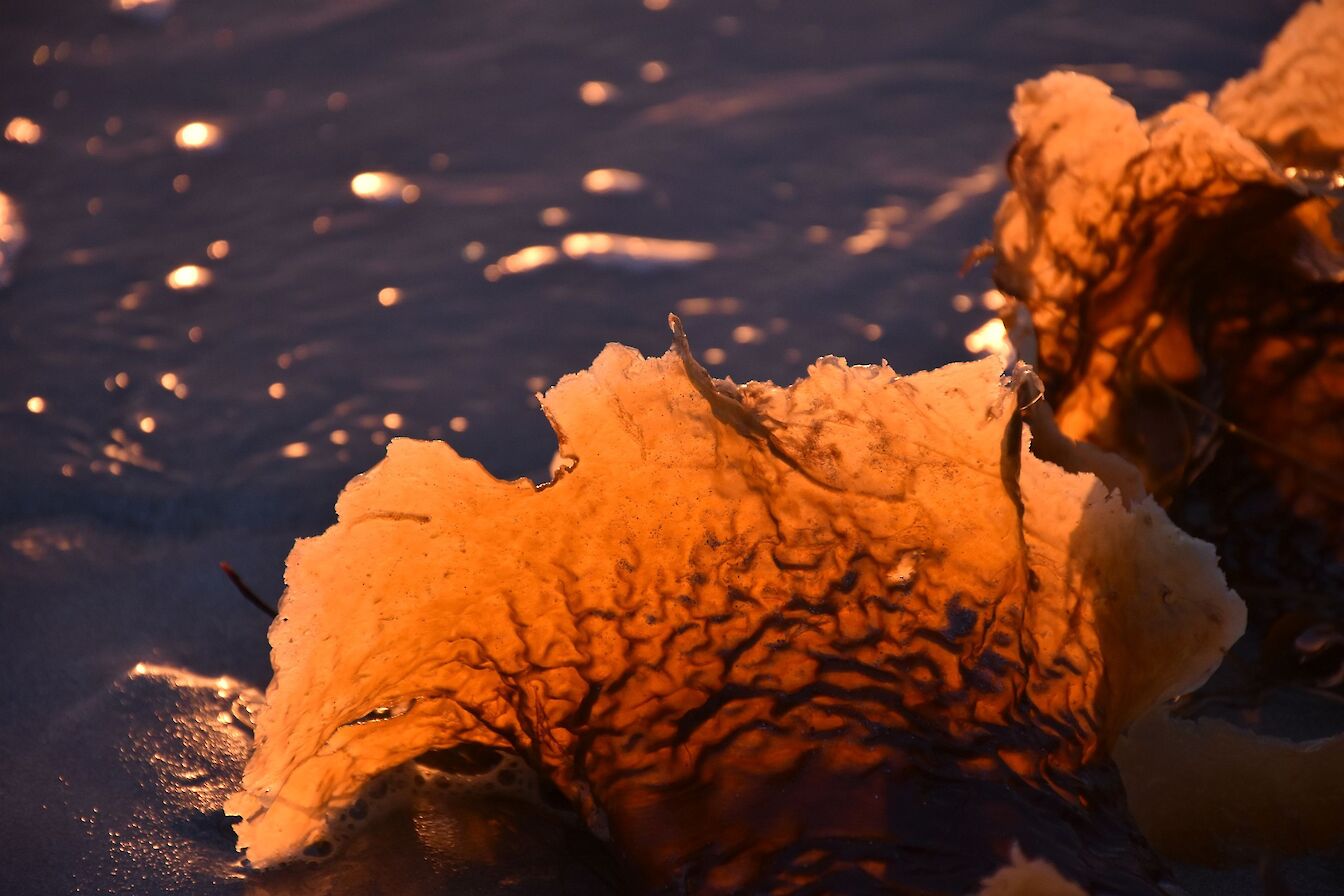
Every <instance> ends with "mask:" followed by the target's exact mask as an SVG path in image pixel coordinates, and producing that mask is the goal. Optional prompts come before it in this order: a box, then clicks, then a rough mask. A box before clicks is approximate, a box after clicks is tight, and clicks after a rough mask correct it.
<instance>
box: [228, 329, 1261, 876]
mask: <svg viewBox="0 0 1344 896" xmlns="http://www.w3.org/2000/svg"><path fill="white" fill-rule="evenodd" d="M1023 390H1026V391H1025V392H1024V391H1023ZM1027 393H1030V394H1027ZM1038 399H1039V394H1038V393H1037V392H1036V385H1035V380H1034V377H1033V376H1032V374H1031V373H1030V371H1029V370H1028V369H1027V368H1025V367H1019V368H1018V369H1017V371H1016V372H1015V373H1014V375H1013V376H1011V377H1004V376H1003V375H1002V374H1001V367H1000V366H999V365H998V364H997V363H996V362H994V361H992V360H985V361H980V362H976V363H970V364H958V365H951V366H949V367H945V368H942V369H940V370H936V371H932V372H929V373H921V374H916V375H913V376H909V377H902V376H898V375H896V374H895V373H893V372H892V371H891V370H890V369H889V368H887V367H886V366H873V367H850V366H848V365H847V364H846V363H845V362H844V361H843V360H839V359H835V358H825V359H822V360H820V361H818V362H817V363H816V364H814V365H813V366H812V367H811V369H810V371H809V376H808V377H806V378H804V379H802V380H799V381H798V382H797V383H795V384H794V385H793V386H791V387H788V388H780V387H776V386H774V385H772V384H769V383H748V384H746V385H743V386H737V385H735V384H733V383H732V382H731V381H723V380H713V379H711V378H710V376H709V375H708V374H707V373H706V372H705V371H704V370H703V369H702V368H700V367H699V366H698V365H697V364H696V363H695V362H694V361H693V360H692V359H691V356H690V352H689V349H688V348H687V347H686V344H685V342H684V339H679V340H678V343H677V345H676V346H675V347H674V350H672V351H669V352H668V353H667V354H666V355H664V356H663V357H661V358H652V359H645V358H642V357H640V356H639V355H638V354H637V353H636V352H634V351H632V350H631V349H628V348H623V347H620V346H609V347H608V348H607V349H606V350H605V351H603V352H602V354H601V355H600V356H599V357H598V358H597V360H596V361H595V362H594V364H593V366H592V367H591V368H590V369H589V370H587V371H585V372H582V373H578V374H574V375H570V376H567V377H565V378H564V379H562V380H561V381H560V383H559V384H558V385H556V386H555V387H554V388H553V389H551V390H550V391H549V392H548V393H547V394H546V395H545V397H544V400H543V407H544V409H545V411H546V413H547V415H548V417H549V418H550V419H551V421H552V423H553V425H554V428H555V430H556V433H557V435H558V436H559V440H560V453H561V455H562V456H563V457H565V458H567V459H568V465H567V468H566V465H562V471H561V472H560V473H559V474H558V478H557V480H556V481H555V482H553V483H551V484H549V485H546V486H543V487H541V488H537V487H534V486H533V484H532V483H531V482H529V481H527V480H517V481H514V482H501V481H499V480H496V479H495V478H494V477H492V476H491V475H490V474H489V473H488V472H486V470H485V469H484V468H483V467H481V465H480V464H478V463H476V462H475V461H471V460H467V459H464V458H462V457H460V456H458V455H457V454H456V453H455V452H454V451H453V450H452V448H450V447H449V446H448V445H446V444H443V443H439V442H419V441H414V440H409V439H397V440H395V441H393V442H392V444H391V445H390V446H389V449H388V455H387V459H386V460H385V461H383V462H382V463H381V464H379V465H378V466H377V467H375V468H374V469H373V470H371V471H370V472H369V473H367V474H365V475H363V476H361V477H358V478H357V479H355V480H354V481H353V482H352V483H351V484H350V486H349V487H348V488H347V489H346V491H345V492H344V493H343V494H342V495H341V497H340V499H339V502H338V504H337V514H338V517H339V522H338V523H337V524H336V525H335V526H333V527H332V528H331V529H329V530H328V531H327V532H326V533H325V534H323V535H322V536H320V537H318V538H313V539H308V540H303V541H300V542H299V543H298V544H296V546H295V548H294V551H293V553H292V554H291V556H290V559H289V565H288V570H287V573H286V580H287V583H288V590H287V592H286V594H285V596H284V598H283V599H282V601H281V604H280V608H279V610H280V616H279V618H278V619H277V620H276V622H275V623H274V625H273V626H272V629H271V635H270V638H271V644H272V648H273V652H272V662H273V666H274V669H275V677H274V679H273V680H272V682H271V684H270V687H269V689H268V691H267V696H266V706H265V708H264V709H263V710H262V711H261V712H260V713H259V716H258V727H257V744H256V750H255V753H254V755H253V756H252V758H251V761H250V762H249V764H248V767H247V771H246V775H245V780H244V790H243V792H241V793H239V794H237V795H236V796H235V797H233V798H232V799H231V800H230V802H229V805H228V810H229V812H230V813H231V814H234V815H237V816H240V817H241V819H242V820H241V821H240V822H239V823H238V825H237V828H238V834H239V846H240V848H242V849H245V850H246V851H247V856H248V858H249V859H250V861H251V862H252V863H253V864H254V865H257V866H270V865H274V864H277V863H281V862H284V861H286V860H289V859H291V858H294V857H297V856H299V855H301V854H303V853H304V852H305V851H308V852H310V853H321V852H324V851H327V850H328V849H329V847H328V845H327V842H326V841H329V839H330V838H331V837H332V836H333V835H334V834H336V833H338V832H339V830H340V827H341V816H342V813H343V811H344V810H346V809H348V808H349V807H351V806H352V805H354V804H355V803H356V801H357V800H358V799H359V798H360V796H361V794H363V793H365V792H367V790H368V788H370V787H373V786H377V781H378V778H377V776H379V775H380V773H383V772H385V771H387V770H389V769H393V768H394V767H396V766H399V765H401V764H402V763H405V762H406V761H408V760H411V759H413V758H415V757H416V756H418V755H420V754H422V753H425V752H426V751H429V750H435V749H443V748H450V747H455V746H459V745H462V744H465V743H475V744H480V745H484V746H490V747H498V748H505V749H508V750H511V751H514V752H516V753H517V754H518V755H519V756H521V757H523V759H524V760H525V761H526V762H527V763H528V764H529V765H531V766H532V767H533V768H535V769H536V770H537V771H538V772H539V773H540V774H541V775H543V776H544V777H545V778H548V779H549V780H550V781H551V782H553V783H554V784H555V785H556V786H558V788H559V789H560V791H561V792H562V793H563V794H564V795H565V796H566V797H568V798H569V799H570V800H572V801H573V803H574V804H575V806H576V807H577V808H578V809H579V811H580V813H581V815H582V817H583V818H584V819H585V821H586V822H587V824H588V825H589V826H590V827H591V828H592V830H594V831H595V832H597V833H598V834H599V835H600V836H603V837H605V838H608V839H609V840H610V842H611V843H612V844H613V847H614V849H615V850H616V851H617V853H618V855H619V856H620V857H621V858H622V860H623V861H624V862H625V863H626V866H627V867H628V868H629V869H630V872H631V874H632V877H633V879H634V881H635V886H636V887H637V888H638V889H641V890H646V891H659V890H664V889H666V890H675V891H676V892H697V893H728V892H738V891H741V890H744V889H749V890H751V891H753V892H795V891H802V890H807V891H808V892H813V891H826V892H838V891H843V892H869V891H871V890H878V889H880V890H882V891H883V892H906V889H904V888H909V891H910V892H915V891H917V892H921V893H923V892H939V893H944V892H946V893H965V892H970V891H973V890H975V889H976V888H978V887H979V886H980V885H981V882H982V881H984V882H985V887H986V892H990V893H1014V892H1025V890H1024V889H1023V887H1028V886H1029V885H1030V881H1034V880H1046V879H1049V880H1054V881H1055V884H1057V890H1058V892H1061V893H1065V892H1067V893H1074V892H1076V891H1077V887H1078V886H1081V887H1083V888H1085V889H1087V890H1097V889H1104V890H1105V891H1107V892H1117V893H1131V892H1132V893H1152V892H1156V890H1155V883H1154V882H1155V881H1157V880H1159V879H1160V878H1161V876H1162V871H1161V866H1160V862H1159V861H1158V860H1157V859H1156V857H1155V856H1154V855H1152V854H1151V853H1150V852H1149V850H1148V848H1147V847H1146V845H1145V844H1144V842H1143V840H1142V838H1141V837H1140V836H1139V835H1138V834H1137V832H1136V830H1135V829H1134V827H1133V824H1132V822H1131V821H1130V818H1129V816H1128V814H1127V810H1126V809H1125V807H1124V799H1123V794H1122V791H1121V788H1120V785H1119V780H1118V777H1117V775H1116V774H1115V771H1114V766H1113V765H1112V764H1111V762H1110V760H1109V753H1110V750H1111V747H1112V746H1113V744H1114V743H1115V740H1116V738H1117V736H1118V735H1119V732H1120V731H1122V730H1123V729H1124V728H1125V727H1126V726H1127V725H1128V724H1129V723H1130V722H1131V721H1132V720H1133V719H1135V718H1137V717H1139V716H1141V715H1142V714H1144V713H1145V712H1146V711H1147V710H1149V709H1150V708H1151V707H1152V706H1154V705H1156V704H1159V703H1161V702H1163V701H1165V700H1167V699H1169V698H1171V697H1173V696H1175V695H1178V694H1181V693H1184V692H1187V691H1189V690H1190V689H1192V688H1194V687H1196V686H1198V685H1199V684H1200V683H1201V682H1202V681H1203V680H1204V679H1205V678H1206V677H1207V675H1208V674H1209V673H1210V672H1211V671H1212V670H1213V669H1214V668H1215V667H1216V666H1217V665H1218V663H1219V661H1220V660H1221V658H1222V656H1223V654H1224V652H1225V651H1226V649H1227V648H1228V646H1229V645H1230V644H1231V643H1232V641H1233V640H1234V639H1235V638H1236V637H1237V636H1238V635H1239V634H1240V632H1241V630H1242V627H1243V624H1244V607H1243V605H1242V604H1241V602H1240V601H1239V600H1238V599H1237V598H1236V596H1235V595H1233V594H1232V593H1230V592H1229V591H1228V590H1227V588H1226V585H1225V583H1224V581H1223V579H1222V576H1221V574H1220V573H1219V572H1218V569H1217V564H1216V561H1215V557H1214V555H1213V551H1212V550H1211V548H1210V547H1209V546H1208V545H1206V544H1203V543H1201V542H1197V541H1195V540H1193V539H1191V538H1189V537H1187V536H1186V535H1184V534H1183V533H1181V532H1180V531H1179V530H1178V529H1176V528H1175V527H1174V526H1173V525H1172V524H1171V523H1170V522H1169V521H1168V520H1167V518H1166V517H1165V515H1164V514H1163V513H1162V511H1161V510H1160V509H1159V508H1158V507H1157V506H1156V504H1155V503H1153V501H1152V500H1151V499H1148V498H1146V497H1142V496H1138V495H1134V494H1129V495H1126V494H1124V493H1122V492H1121V491H1113V490H1112V489H1111V488H1110V487H1108V486H1107V485H1106V484H1104V483H1103V482H1102V480H1100V479H1098V478H1097V476H1094V475H1092V474H1090V473H1087V472H1081V471H1079V470H1080V468H1086V466H1087V464H1088V458H1089V456H1090V455H1089V450H1091V451H1092V453H1095V451H1094V449H1086V448H1081V449H1079V448H1077V446H1074V445H1072V444H1071V443H1069V442H1068V440H1066V439H1063V438H1062V437H1061V436H1060V435H1059V434H1058V433H1057V432H1056V431H1054V430H1053V429H1052V428H1051V427H1050V426H1049V425H1048V410H1047V408H1046V406H1045V405H1044V404H1043V403H1042V402H1040V401H1039V400H1038ZM1023 400H1025V403H1028V404H1031V405H1032V407H1031V410H1030V415H1031V417H1032V419H1033V420H1034V421H1035V422H1033V423H1031V424H1030V426H1032V427H1034V429H1035V430H1037V431H1039V435H1038V437H1037V438H1036V442H1037V444H1036V446H1035V449H1034V452H1033V451H1032V450H1028V449H1027V448H1026V446H1025V445H1024V442H1026V441H1027V440H1025V439H1023V438H1022V436H1023V434H1024V424H1023V418H1022V417H1021V416H1020V415H1019V413H1018V407H1019V402H1020V401H1023ZM1027 431H1028V432H1030V431H1031V430H1027ZM1038 454H1039V455H1043V456H1044V457H1042V456H1038ZM1044 458H1050V459H1044ZM1070 470H1074V471H1075V472H1071V471H1070ZM1130 478H1132V473H1131V474H1130ZM371 782H372V783H371ZM1019 848H1020V849H1019ZM1024 855H1025V856H1028V857H1030V858H1031V859H1032V860H1033V861H1028V860H1027V859H1024V858H1023V856H1024ZM1037 859H1040V860H1042V861H1034V860H1037ZM1047 861H1048V863H1050V864H1052V865H1054V866H1055V867H1057V868H1058V869H1059V873H1058V874H1056V873H1054V872H1052V871H1051V870H1050V868H1049V866H1048V865H1047V864H1046V862H1047ZM1005 863H1008V866H1009V867H1008V868H1006V869H1003V868H1001V867H1000V866H1003V865H1004V864H1005ZM996 871H997V873H996ZM1061 874H1062V875H1063V876H1062V877H1061V876H1060V875H1061ZM1065 878H1067V879H1068V880H1072V881H1074V882H1075V884H1076V886H1075V885H1074V884H1069V883H1068V882H1067V881H1066V880H1065ZM809 887H812V888H815V889H807V888H809ZM1070 887H1072V889H1069V888H1070Z"/></svg>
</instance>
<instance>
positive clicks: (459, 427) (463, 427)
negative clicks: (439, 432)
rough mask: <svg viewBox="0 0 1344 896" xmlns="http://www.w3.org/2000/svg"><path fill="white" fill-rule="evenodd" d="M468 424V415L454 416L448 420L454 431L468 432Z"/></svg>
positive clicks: (449, 426)
mask: <svg viewBox="0 0 1344 896" xmlns="http://www.w3.org/2000/svg"><path fill="white" fill-rule="evenodd" d="M467 426H468V423H467V418H466V417H454V418H452V419H451V420H449V421H448V428H449V429H451V430H452V431H453V432H466V431H467Z"/></svg>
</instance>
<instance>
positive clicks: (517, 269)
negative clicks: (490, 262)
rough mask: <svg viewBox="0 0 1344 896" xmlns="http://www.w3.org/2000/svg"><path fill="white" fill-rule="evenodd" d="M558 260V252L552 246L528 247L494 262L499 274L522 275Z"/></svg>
mask: <svg viewBox="0 0 1344 896" xmlns="http://www.w3.org/2000/svg"><path fill="white" fill-rule="evenodd" d="M559 260H560V250H558V249H556V248H555V247H554V246H528V247H527V248H525V249H519V250H518V251H517V252H515V253H513V254H512V255H506V256H504V257H503V258H501V259H500V260H499V261H497V262H495V267H496V268H497V269H498V270H499V272H500V273H501V274H522V273H526V272H527V271H535V270H536V269H537V268H543V267H547V266H548V265H552V264H555V263H556V262H557V261H559Z"/></svg>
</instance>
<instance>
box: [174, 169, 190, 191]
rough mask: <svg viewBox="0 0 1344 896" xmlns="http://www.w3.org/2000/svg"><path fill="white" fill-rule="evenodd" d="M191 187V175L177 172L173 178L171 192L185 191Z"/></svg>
mask: <svg viewBox="0 0 1344 896" xmlns="http://www.w3.org/2000/svg"><path fill="white" fill-rule="evenodd" d="M190 189H191V177H190V176H189V175H186V174H179V175H177V176H176V177H174V178H173V192H174V193H185V192H187V191H188V190H190Z"/></svg>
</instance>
